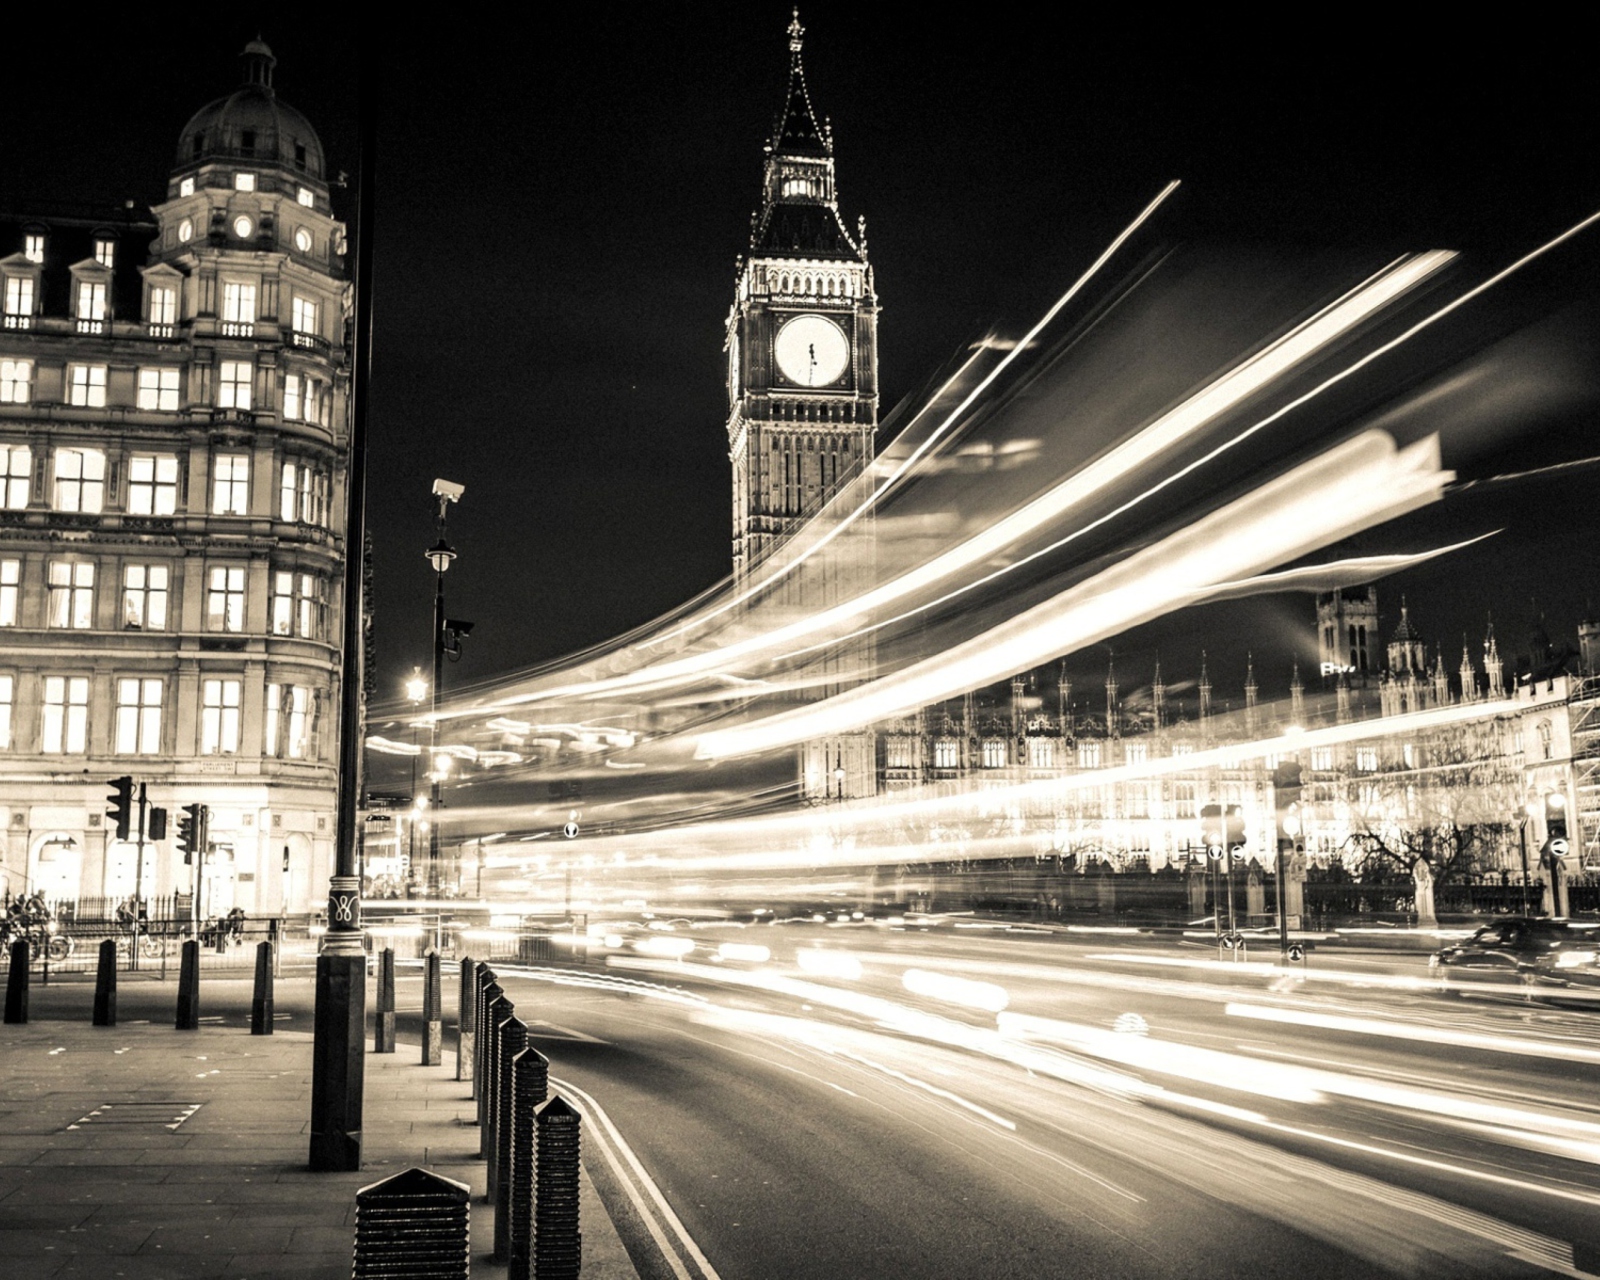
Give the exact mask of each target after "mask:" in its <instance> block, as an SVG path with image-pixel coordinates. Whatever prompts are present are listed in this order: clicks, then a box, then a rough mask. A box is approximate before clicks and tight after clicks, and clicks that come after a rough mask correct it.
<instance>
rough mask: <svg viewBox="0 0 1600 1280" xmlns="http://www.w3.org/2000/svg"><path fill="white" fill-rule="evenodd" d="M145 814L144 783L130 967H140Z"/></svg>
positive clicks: (141, 795) (140, 804)
mask: <svg viewBox="0 0 1600 1280" xmlns="http://www.w3.org/2000/svg"><path fill="white" fill-rule="evenodd" d="M144 814H145V790H144V783H142V782H141V783H140V784H139V836H138V840H137V842H136V843H135V845H134V848H135V849H137V850H138V857H139V861H138V862H137V863H136V864H135V865H134V871H133V951H132V954H131V956H130V958H129V962H128V967H129V968H130V969H137V968H138V967H139V917H140V915H142V914H143V912H142V910H141V908H142V907H143V906H144Z"/></svg>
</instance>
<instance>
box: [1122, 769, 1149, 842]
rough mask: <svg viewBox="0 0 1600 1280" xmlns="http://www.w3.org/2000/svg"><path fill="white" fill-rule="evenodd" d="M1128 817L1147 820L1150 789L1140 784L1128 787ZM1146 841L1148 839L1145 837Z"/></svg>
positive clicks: (1136, 783)
mask: <svg viewBox="0 0 1600 1280" xmlns="http://www.w3.org/2000/svg"><path fill="white" fill-rule="evenodd" d="M1127 797H1128V816H1129V817H1130V818H1148V817H1149V816H1150V788H1149V787H1148V786H1146V785H1145V784H1144V783H1142V782H1134V783H1130V784H1129V785H1128V789H1127ZM1146 839H1149V837H1148V836H1147V837H1146Z"/></svg>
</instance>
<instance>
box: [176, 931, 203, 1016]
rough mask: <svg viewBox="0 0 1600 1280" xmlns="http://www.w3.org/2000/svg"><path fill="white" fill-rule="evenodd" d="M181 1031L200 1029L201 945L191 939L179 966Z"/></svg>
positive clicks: (184, 949)
mask: <svg viewBox="0 0 1600 1280" xmlns="http://www.w3.org/2000/svg"><path fill="white" fill-rule="evenodd" d="M175 1025H176V1027H177V1029H178V1030H179V1031H198V1030H199V1029H200V944H199V943H198V942H197V941H195V939H193V938H190V939H189V940H188V941H187V942H185V943H184V944H183V959H182V961H180V962H179V965H178V1018H177V1022H176V1023H175Z"/></svg>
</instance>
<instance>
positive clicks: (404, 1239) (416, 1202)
mask: <svg viewBox="0 0 1600 1280" xmlns="http://www.w3.org/2000/svg"><path fill="white" fill-rule="evenodd" d="M471 1270H472V1188H470V1187H469V1186H467V1184H466V1183H464V1182H457V1181H456V1180H455V1179H453V1178H442V1177H440V1176H439V1175H438V1174H436V1173H430V1172H429V1171H428V1170H427V1169H407V1170H406V1171H405V1172H404V1173H397V1174H395V1175H394V1176H393V1177H392V1178H385V1179H384V1180H383V1181H382V1182H374V1183H373V1184H372V1185H371V1186H370V1187H362V1188H361V1190H360V1191H357V1192H356V1244H355V1265H354V1268H353V1269H352V1272H351V1274H352V1277H353V1280H393V1278H394V1277H397V1276H405V1277H407V1278H408V1280H467V1277H468V1276H469V1275H470V1274H471Z"/></svg>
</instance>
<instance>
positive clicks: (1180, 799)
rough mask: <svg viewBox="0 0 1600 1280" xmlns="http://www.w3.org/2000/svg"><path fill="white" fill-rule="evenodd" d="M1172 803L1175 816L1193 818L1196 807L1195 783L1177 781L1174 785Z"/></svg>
mask: <svg viewBox="0 0 1600 1280" xmlns="http://www.w3.org/2000/svg"><path fill="white" fill-rule="evenodd" d="M1172 805H1173V811H1174V814H1175V816H1177V817H1179V818H1192V817H1194V816H1195V814H1196V812H1197V810H1196V809H1195V785H1194V783H1192V782H1176V783H1173V786H1172Z"/></svg>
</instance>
